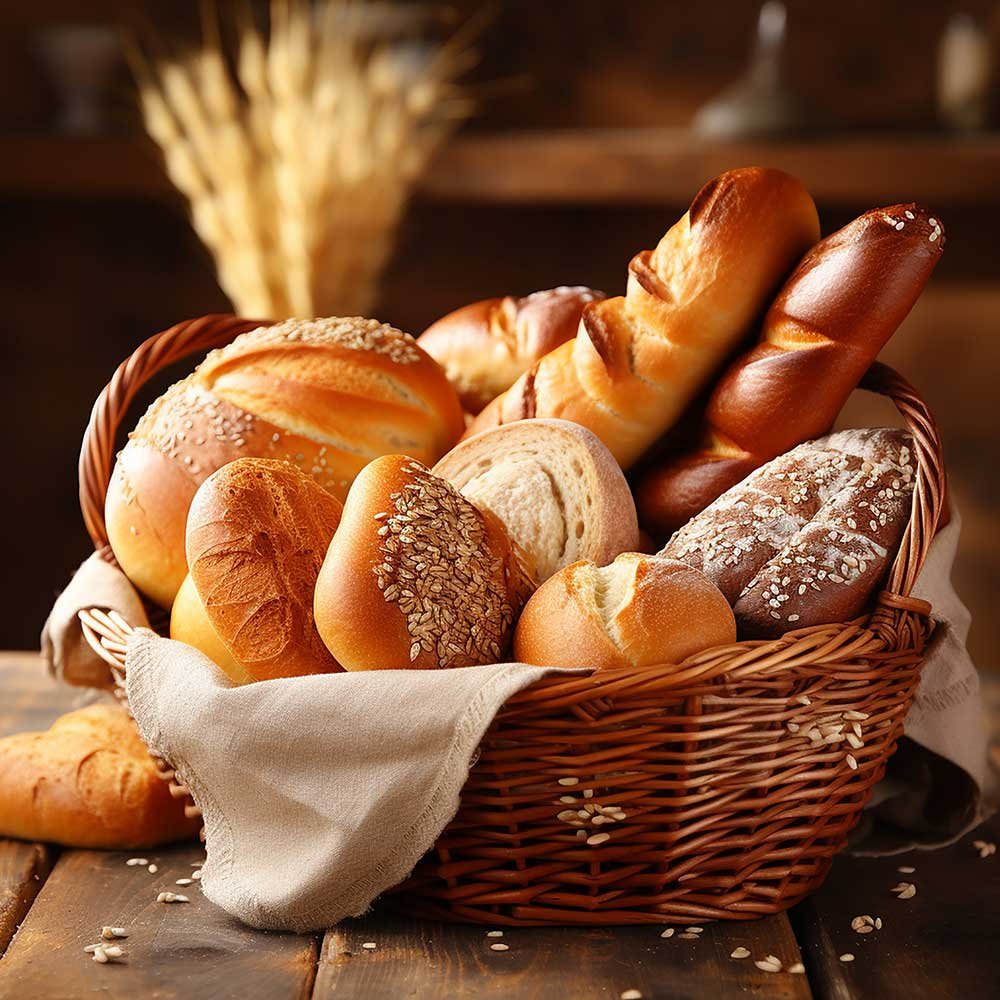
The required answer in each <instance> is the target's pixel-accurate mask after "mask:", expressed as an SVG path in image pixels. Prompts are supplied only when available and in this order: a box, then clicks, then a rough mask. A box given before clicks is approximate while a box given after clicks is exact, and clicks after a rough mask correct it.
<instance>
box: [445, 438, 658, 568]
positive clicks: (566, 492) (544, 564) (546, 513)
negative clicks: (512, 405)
mask: <svg viewBox="0 0 1000 1000" xmlns="http://www.w3.org/2000/svg"><path fill="white" fill-rule="evenodd" d="M433 472H434V474H435V475H436V476H441V478H442V479H447V480H448V482H450V483H451V484H452V486H455V487H456V488H457V489H458V490H460V491H461V493H462V495H463V496H465V497H467V498H468V499H469V500H471V501H472V502H473V503H474V504H475V505H476V506H477V507H479V508H480V510H489V511H491V512H492V513H493V514H495V515H496V516H497V517H498V518H499V519H500V521H501V522H502V523H503V525H504V527H505V528H506V529H507V534H508V535H510V537H511V538H512V539H514V541H515V542H517V543H518V544H519V545H520V546H521V548H522V550H523V551H524V553H525V555H526V557H527V560H528V565H529V566H530V567H531V569H532V572H533V574H534V576H535V578H536V579H537V580H538V581H539V582H543V581H544V580H547V579H548V578H549V577H550V576H552V574H553V573H555V572H556V571H557V570H560V569H562V568H563V567H564V566H568V565H569V564H570V563H573V562H577V561H578V560H580V559H589V560H590V561H591V562H595V563H597V564H598V566H604V565H606V564H607V563H609V562H611V560H612V559H614V558H615V556H617V555H618V554H619V553H621V552H634V551H635V550H636V548H637V547H638V544H639V525H638V522H637V519H636V513H635V503H634V501H633V500H632V493H631V491H630V490H629V487H628V483H627V482H626V481H625V476H624V475H623V473H622V471H621V468H620V467H619V465H618V463H617V462H616V461H615V460H614V457H613V456H612V454H611V452H609V451H608V449H607V448H606V447H605V446H604V445H603V444H602V443H601V440H600V438H598V436H597V435H596V434H594V433H593V431H589V430H587V429H586V428H585V427H581V426H580V425H579V424H574V423H571V422H570V421H568V420H542V419H539V420H523V421H520V422H519V423H513V424H505V425H503V426H501V427H495V428H493V429H492V430H488V431H485V432H484V433H482V434H477V435H476V436H475V437H473V438H469V439H468V440H467V441H463V442H462V443H461V444H459V445H457V446H456V447H455V448H453V449H452V450H451V451H449V452H448V454H447V455H445V456H444V458H442V459H441V461H440V462H438V463H437V465H435V466H434V469H433Z"/></svg>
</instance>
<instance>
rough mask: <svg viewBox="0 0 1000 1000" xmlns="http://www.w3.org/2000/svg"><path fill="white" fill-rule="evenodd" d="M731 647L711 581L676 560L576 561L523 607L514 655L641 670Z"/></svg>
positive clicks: (729, 622)
mask: <svg viewBox="0 0 1000 1000" xmlns="http://www.w3.org/2000/svg"><path fill="white" fill-rule="evenodd" d="M735 641H736V622H735V620H734V619H733V612H732V610H731V609H730V607H729V605H728V603H727V602H726V599H725V597H723V596H722V594H721V593H720V592H719V588H718V587H716V586H715V584H713V583H712V582H711V581H709V579H708V578H707V577H706V576H705V575H704V574H703V573H700V572H699V571H698V570H695V569H692V568H691V567H690V566H688V565H686V564H685V563H682V562H678V561H677V560H676V559H665V558H662V557H659V556H645V555H641V554H640V553H638V552H626V553H624V554H622V555H620V556H619V557H618V558H617V559H616V560H615V561H614V562H613V563H611V565H610V566H604V567H600V566H595V565H594V564H593V563H592V562H585V561H582V562H576V563H573V564H572V565H571V566H567V567H566V568H565V569H562V570H560V571H559V572H558V573H556V575H555V576H553V577H552V578H551V579H549V580H548V581H546V582H545V583H543V584H542V586H541V587H539V588H538V590H536V591H535V593H534V594H533V595H532V597H531V599H530V600H529V601H528V603H527V604H526V605H525V608H524V611H523V613H522V614H521V620H520V621H519V622H518V625H517V632H516V634H515V637H514V655H515V657H516V658H517V659H518V660H519V661H521V662H523V663H535V664H538V665H539V666H546V667H596V668H598V669H610V668H614V667H646V666H652V665H655V664H660V663H680V662H681V661H682V660H683V659H685V658H686V657H688V656H692V655H693V654H695V653H698V652H701V650H703V649H709V648H710V647H712V646H722V645H726V644H728V643H731V642H735Z"/></svg>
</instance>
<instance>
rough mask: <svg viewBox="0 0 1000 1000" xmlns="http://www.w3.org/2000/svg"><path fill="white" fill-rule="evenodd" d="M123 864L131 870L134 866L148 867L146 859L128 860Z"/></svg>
mask: <svg viewBox="0 0 1000 1000" xmlns="http://www.w3.org/2000/svg"><path fill="white" fill-rule="evenodd" d="M125 864H127V865H128V866H129V867H130V868H133V867H135V865H143V866H145V865H148V864H149V861H148V860H147V859H146V858H129V859H128V861H126V862H125Z"/></svg>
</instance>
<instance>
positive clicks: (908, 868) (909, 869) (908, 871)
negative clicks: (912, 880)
mask: <svg viewBox="0 0 1000 1000" xmlns="http://www.w3.org/2000/svg"><path fill="white" fill-rule="evenodd" d="M916 870H917V869H916V868H914V867H913V866H912V865H900V867H899V868H897V869H896V871H898V872H899V874H900V875H912V874H913V873H914V872H915V871H916Z"/></svg>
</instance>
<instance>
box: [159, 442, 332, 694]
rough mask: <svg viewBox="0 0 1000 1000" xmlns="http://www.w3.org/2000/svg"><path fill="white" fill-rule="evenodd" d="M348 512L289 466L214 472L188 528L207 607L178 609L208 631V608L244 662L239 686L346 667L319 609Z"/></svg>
mask: <svg viewBox="0 0 1000 1000" xmlns="http://www.w3.org/2000/svg"><path fill="white" fill-rule="evenodd" d="M342 510H343V507H342V506H341V503H340V501H339V500H338V499H337V498H336V497H334V496H331V495H330V494H329V493H327V492H326V491H325V490H323V489H322V488H321V487H319V486H318V485H317V484H316V483H315V482H314V481H313V480H312V479H310V478H309V476H307V475H306V474H305V473H303V472H300V471H299V470H298V469H297V468H295V466H293V465H289V464H288V463H287V462H276V461H274V460H272V459H266V458H241V459H239V460H237V461H235V462H230V463H229V465H226V466H223V468H221V469H219V471H218V472H215V473H213V474H212V475H211V476H209V477H208V479H206V480H205V482H204V483H202V485H201V488H200V489H199V490H198V492H197V494H196V495H195V498H194V500H193V501H192V503H191V512H190V515H189V516H188V524H187V557H188V563H189V564H190V566H191V580H192V581H193V582H194V585H195V588H196V589H197V592H198V597H199V598H200V606H199V605H195V607H194V609H193V617H194V621H193V622H192V621H190V620H187V621H184V620H183V619H182V618H181V612H183V610H184V609H183V606H182V607H181V608H180V609H175V611H174V617H175V619H178V620H177V621H176V622H175V623H174V629H175V630H177V631H181V630H184V629H186V630H188V631H189V634H190V632H191V631H195V632H198V631H200V633H201V634H202V636H204V625H203V623H202V624H199V615H200V612H201V611H202V610H203V611H204V612H205V614H206V616H207V618H208V620H209V622H210V623H211V626H212V628H213V629H214V631H215V633H216V635H217V636H218V638H219V639H220V640H221V641H222V643H223V645H224V646H225V647H226V649H227V650H228V651H229V653H230V655H231V656H232V659H233V660H235V661H236V663H237V664H238V666H239V667H240V668H241V674H240V675H236V676H233V675H231V676H233V680H234V681H236V682H237V683H246V681H247V679H248V677H249V679H250V680H269V679H271V678H274V677H295V676H298V675H301V674H318V673H329V672H332V671H337V670H340V666H339V664H338V663H337V662H336V660H334V658H333V657H332V656H331V655H330V653H329V651H328V650H327V648H326V646H325V645H324V644H323V642H322V640H321V639H320V637H319V634H318V633H317V631H316V625H315V623H314V621H313V614H312V608H313V588H314V587H315V585H316V577H317V575H318V574H319V570H320V566H322V564H323V558H324V556H325V555H326V550H327V547H328V546H329V544H330V539H331V538H333V535H334V532H335V531H336V530H337V525H338V524H339V523H340V516H341V511H342ZM190 610H191V609H189V611H190ZM217 662H218V661H217ZM219 666H220V667H222V668H223V669H226V664H224V663H219Z"/></svg>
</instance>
